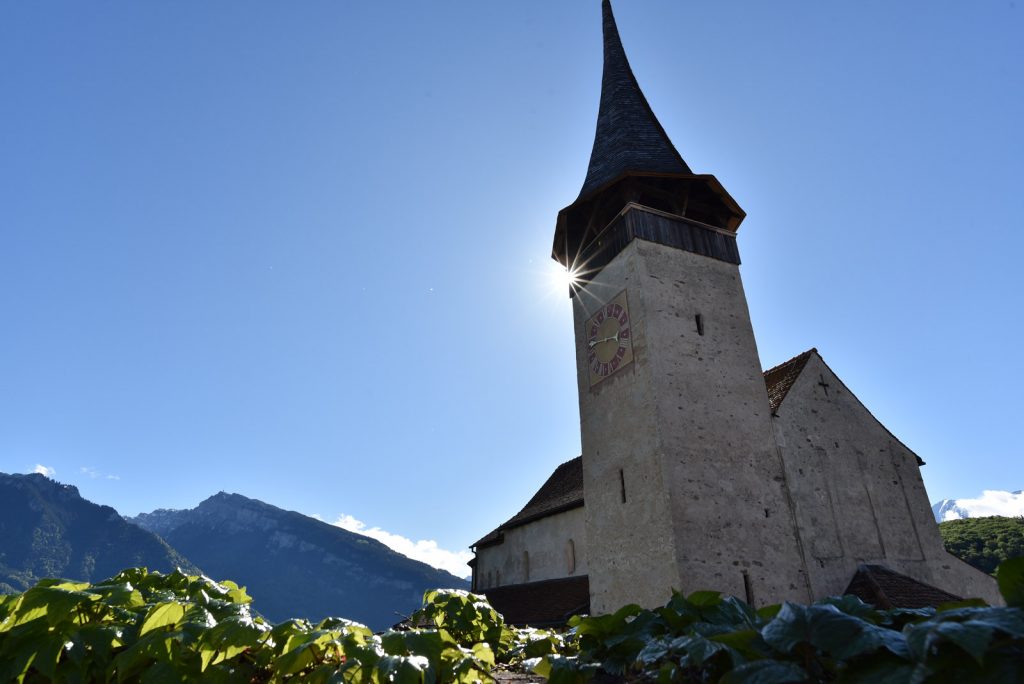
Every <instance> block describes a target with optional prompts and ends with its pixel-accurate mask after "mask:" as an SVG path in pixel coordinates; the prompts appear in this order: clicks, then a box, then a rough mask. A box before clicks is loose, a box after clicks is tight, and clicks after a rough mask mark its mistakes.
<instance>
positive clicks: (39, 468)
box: [32, 463, 57, 477]
mask: <svg viewBox="0 0 1024 684" xmlns="http://www.w3.org/2000/svg"><path fill="white" fill-rule="evenodd" d="M32 472H33V473H39V474H40V475H45V476H46V477H53V476H54V475H56V474H57V471H56V470H54V469H53V468H51V467H50V466H44V465H42V464H40V463H36V467H35V468H33V469H32Z"/></svg>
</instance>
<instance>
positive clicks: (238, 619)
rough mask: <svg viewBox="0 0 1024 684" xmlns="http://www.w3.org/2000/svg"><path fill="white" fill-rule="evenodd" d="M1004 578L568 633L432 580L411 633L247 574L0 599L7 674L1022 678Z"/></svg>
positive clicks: (1023, 580) (585, 620)
mask: <svg viewBox="0 0 1024 684" xmlns="http://www.w3.org/2000/svg"><path fill="white" fill-rule="evenodd" d="M997 577H998V578H999V583H1000V588H1001V590H1002V591H1003V595H1004V597H1005V598H1006V600H1007V604H1008V605H1007V607H989V606H986V605H982V604H977V603H975V602H964V603H961V604H956V605H952V604H951V605H948V606H941V607H940V608H938V609H916V610H889V611H883V610H877V609H876V608H874V607H872V606H870V605H867V604H865V603H863V602H861V601H860V600H859V599H857V598H855V597H853V596H842V597H834V598H829V599H826V600H823V601H819V602H817V603H815V604H813V605H807V606H803V605H797V604H793V603H784V604H782V605H781V606H770V607H767V608H762V609H761V610H757V611H755V610H753V609H752V608H751V607H750V606H748V605H746V604H745V603H743V602H742V601H740V600H738V599H736V598H734V597H731V596H722V595H720V594H718V593H715V592H707V591H705V592H696V593H693V594H690V595H689V596H684V595H682V594H679V593H675V594H674V595H673V596H672V597H671V599H670V600H669V601H668V602H667V603H666V604H665V605H664V606H662V607H660V608H656V609H653V610H646V609H643V608H641V607H639V606H636V605H629V606H625V607H623V608H622V609H620V610H619V611H617V612H615V613H613V614H611V615H599V616H577V617H574V618H572V619H571V620H570V621H569V625H568V627H567V629H565V630H560V631H549V630H539V629H516V628H513V627H510V626H509V625H506V624H505V622H504V619H503V618H502V616H501V615H500V614H499V613H498V612H497V611H495V610H494V609H493V608H492V607H491V606H490V605H489V604H488V603H487V601H486V600H485V599H484V598H483V597H481V596H477V595H475V594H472V593H469V592H466V591H460V590H433V591H428V592H427V593H426V595H425V596H424V603H423V607H422V608H421V609H420V610H418V611H417V612H416V613H415V614H414V615H413V616H412V617H411V618H410V620H409V623H410V624H412V625H415V627H414V628H409V629H404V630H388V631H386V632H383V633H378V634H374V633H373V632H371V630H370V629H368V628H367V627H365V626H363V625H361V624H358V623H355V622H351V621H348V620H344V619H341V618H327V619H325V620H322V621H320V622H318V623H315V624H314V623H311V622H308V621H306V620H287V621H285V622H281V623H278V624H276V625H275V624H271V623H269V622H267V621H266V620H264V619H263V618H262V617H261V616H259V615H258V614H256V613H255V612H253V610H252V608H251V598H250V597H249V595H248V594H247V592H246V590H245V589H244V588H242V587H239V586H237V585H236V584H234V583H232V582H214V581H213V580H210V579H209V578H206V577H202V576H196V575H186V574H184V573H181V572H174V573H171V574H168V575H163V574H160V573H156V572H153V573H151V572H147V571H146V570H145V569H139V568H136V569H130V570H125V571H123V572H121V573H119V574H118V575H116V576H115V577H112V578H110V579H108V580H106V581H104V582H100V583H98V584H86V583H75V582H66V581H62V580H43V581H41V582H39V583H37V584H36V585H35V586H34V587H32V588H30V589H28V590H27V591H25V592H24V593H22V594H17V595H13V596H0V681H14V682H30V683H32V682H51V681H52V682H93V681H107V682H117V683H118V684H122V683H125V682H142V683H149V682H153V683H159V682H177V681H196V680H200V679H201V680H202V681H210V682H214V683H221V682H224V683H234V682H292V681H295V682H313V683H317V684H320V683H322V684H328V683H348V684H384V683H385V682H395V683H398V684H427V683H432V682H458V683H466V684H468V683H470V682H490V681H493V679H494V674H495V673H496V672H497V671H499V670H503V669H511V670H517V671H520V672H533V673H536V674H537V675H540V676H542V677H544V678H546V679H548V680H550V681H551V682H553V683H554V684H584V683H585V682H587V681H589V680H591V679H594V678H595V676H597V675H599V674H600V676H601V677H604V678H605V679H606V680H607V678H608V677H609V676H610V677H612V678H614V679H617V680H622V681H648V682H654V681H657V682H659V684H671V683H675V682H680V683H684V682H685V683H688V682H722V683H725V684H729V683H731V684H776V683H784V682H840V683H856V682H882V683H885V684H909V683H911V682H913V683H918V682H956V683H960V682H1017V681H1024V560H1020V559H1018V560H1015V561H1007V562H1005V563H1003V564H1002V565H1001V566H1000V568H999V570H998V572H997Z"/></svg>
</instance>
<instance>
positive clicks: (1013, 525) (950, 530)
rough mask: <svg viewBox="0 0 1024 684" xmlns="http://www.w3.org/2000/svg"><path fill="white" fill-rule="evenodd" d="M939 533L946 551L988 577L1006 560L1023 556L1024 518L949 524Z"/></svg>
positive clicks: (951, 521)
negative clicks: (987, 574)
mask: <svg viewBox="0 0 1024 684" xmlns="http://www.w3.org/2000/svg"><path fill="white" fill-rule="evenodd" d="M939 533H940V534H942V541H943V543H945V545H946V550H947V551H949V552H950V553H951V554H953V555H954V556H956V557H957V558H959V559H961V560H963V561H966V562H968V563H970V564H971V565H973V566H974V567H976V568H978V569H979V570H981V571H982V572H987V573H989V574H991V573H993V572H995V569H996V566H997V565H999V564H1000V563H1001V562H1003V561H1004V560H1006V559H1007V558H1017V557H1019V556H1024V517H1022V518H1004V517H1000V516H991V517H988V518H965V519H963V520H947V521H946V522H941V523H939Z"/></svg>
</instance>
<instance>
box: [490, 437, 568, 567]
mask: <svg viewBox="0 0 1024 684" xmlns="http://www.w3.org/2000/svg"><path fill="white" fill-rule="evenodd" d="M582 505H583V457H582V456H577V457H576V458H574V459H572V460H571V461H566V462H565V463H563V464H562V465H560V466H558V467H557V468H555V472H553V473H551V477H549V478H548V479H547V481H546V482H545V483H544V484H543V485H541V488H540V489H538V490H537V493H536V494H534V495H533V498H532V499H530V500H529V501H527V502H526V505H525V506H523V509H522V510H521V511H519V512H518V513H516V514H515V515H514V516H512V517H511V518H509V519H508V520H506V521H505V522H504V523H502V524H501V525H499V526H498V528H497V529H496V530H494V531H493V532H491V533H490V534H488V535H487V536H486V537H484V538H483V539H481V540H479V541H478V542H476V543H475V544H474V545H473V546H477V547H479V546H488V545H489V544H492V543H495V542H497V541H499V540H500V539H501V533H502V532H503V531H504V530H507V529H510V528H512V527H519V526H520V525H525V524H526V523H528V522H533V521H534V520H538V519H540V518H544V517H547V516H549V515H552V514H554V513H560V512H562V511H567V510H569V509H571V508H578V507H580V506H582Z"/></svg>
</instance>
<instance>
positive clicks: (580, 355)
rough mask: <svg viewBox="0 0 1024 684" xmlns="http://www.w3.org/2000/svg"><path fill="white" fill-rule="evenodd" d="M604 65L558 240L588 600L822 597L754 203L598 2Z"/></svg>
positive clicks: (595, 606)
mask: <svg viewBox="0 0 1024 684" xmlns="http://www.w3.org/2000/svg"><path fill="white" fill-rule="evenodd" d="M602 9H603V24H604V73H603V78H602V85H601V103H600V111H599V113H598V118H597V131H596V135H595V138H594V148H593V151H592V153H591V158H590V165H589V168H588V170H587V175H586V180H585V181H584V183H583V188H582V190H581V191H580V195H579V197H578V198H577V199H576V201H575V202H573V203H572V204H571V205H569V206H568V207H566V208H565V209H563V210H562V211H561V212H559V214H558V221H557V226H556V229H555V239H554V249H553V254H552V256H553V257H554V258H555V259H556V260H557V261H559V262H560V263H561V264H563V265H564V266H565V267H566V268H567V269H570V271H572V272H573V273H574V274H575V275H576V277H577V278H578V282H577V284H576V285H575V286H574V287H573V289H572V292H571V296H572V298H573V315H574V325H575V338H576V358H577V373H578V386H579V404H580V425H581V431H582V445H583V489H584V491H585V495H586V507H585V512H586V522H585V525H586V538H587V544H588V553H587V556H588V559H589V560H588V562H589V575H590V593H591V608H592V611H593V612H594V613H598V614H600V613H603V612H608V611H611V610H615V609H617V608H619V607H620V606H622V605H624V604H626V603H630V602H636V603H640V604H642V605H644V606H653V605H657V604H660V603H662V602H663V601H665V600H666V599H667V598H668V596H669V595H670V591H671V589H673V588H675V589H679V590H682V591H684V592H690V591H694V590H697V589H708V588H714V589H717V590H720V591H723V592H729V593H732V594H735V595H736V596H740V597H743V596H746V597H747V599H748V600H749V601H751V602H752V603H756V604H758V605H760V604H764V603H768V602H777V601H782V600H787V599H789V600H797V601H808V600H810V599H811V596H810V589H809V584H808V582H807V579H806V577H807V573H806V567H805V564H804V560H803V552H802V550H801V547H800V541H799V538H798V535H797V530H796V522H795V519H794V516H793V513H792V506H791V504H790V501H789V494H788V491H787V488H786V483H785V478H784V471H783V467H782V463H781V458H780V454H779V452H778V449H777V448H776V446H775V440H774V437H773V432H772V424H771V409H770V406H769V401H768V396H767V392H766V389H765V381H764V378H763V376H762V373H761V365H760V361H759V359H758V354H757V345H756V343H755V341H754V333H753V329H752V327H751V322H750V314H749V312H748V309H747V303H746V298H745V296H744V293H743V286H742V283H741V281H740V273H739V263H740V258H739V252H738V249H737V246H736V231H737V229H738V228H739V225H740V223H741V222H742V220H743V218H744V215H745V214H744V212H743V210H742V209H741V208H740V207H739V205H738V204H737V203H736V201H735V200H733V198H732V197H731V196H730V195H729V193H728V192H726V190H725V188H724V187H722V185H721V184H720V183H719V182H718V180H717V179H716V178H715V177H714V176H712V175H708V174H694V173H693V172H692V171H691V170H690V167H689V166H688V165H687V164H686V162H685V161H684V160H683V158H682V157H681V156H680V154H679V152H677V151H676V148H675V147H674V146H673V145H672V142H671V141H670V140H669V138H668V136H667V135H666V133H665V131H664V129H663V128H662V127H661V124H660V123H659V122H658V120H657V119H656V118H655V116H654V113H653V112H652V111H651V108H650V106H649V105H648V103H647V100H646V98H645V97H644V95H643V93H642V92H641V91H640V87H639V85H638V84H637V81H636V78H635V77H634V76H633V72H632V70H631V69H630V66H629V63H628V61H627V60H626V55H625V52H624V50H623V47H622V43H621V41H620V39H619V34H618V30H617V28H616V25H615V19H614V17H613V15H612V10H611V5H610V3H609V1H608V0H603V8H602Z"/></svg>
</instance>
